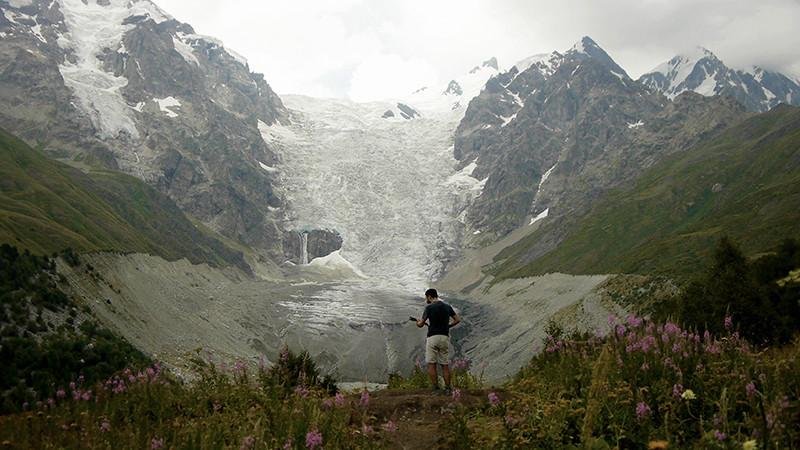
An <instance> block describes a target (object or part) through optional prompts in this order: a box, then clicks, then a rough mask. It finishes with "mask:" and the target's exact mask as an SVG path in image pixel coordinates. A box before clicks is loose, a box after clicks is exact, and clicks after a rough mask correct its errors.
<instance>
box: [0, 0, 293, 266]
mask: <svg viewBox="0 0 800 450" xmlns="http://www.w3.org/2000/svg"><path fill="white" fill-rule="evenodd" d="M0 9H2V13H3V14H2V15H0V35H2V42H3V45H2V46H1V47H0V104H1V105H3V108H0V127H3V128H5V129H7V130H9V131H11V132H13V133H14V134H16V135H18V136H19V137H20V138H22V139H23V140H25V141H26V142H28V143H30V144H33V145H36V146H41V148H42V149H43V150H44V152H45V153H47V154H48V155H49V156H51V157H55V158H58V159H61V160H63V161H65V162H68V163H69V164H72V165H76V166H81V167H83V166H88V167H93V168H103V169H110V170H120V171H123V172H125V173H128V174H131V175H134V176H136V177H137V178H139V179H141V180H144V181H145V182H146V183H148V184H149V185H151V186H153V187H155V188H157V189H158V190H159V191H160V192H162V193H164V194H166V195H167V196H169V197H170V198H171V199H172V200H173V201H174V202H175V203H177V204H178V206H179V207H180V208H181V209H182V210H183V211H185V212H187V213H188V214H190V215H191V216H193V217H195V218H197V219H198V220H199V221H201V222H202V223H203V224H205V225H206V226H208V227H209V228H211V229H213V230H215V231H217V232H219V233H221V234H223V235H225V236H226V237H228V238H231V239H234V240H236V241H238V242H240V243H242V244H245V245H248V246H250V247H252V248H254V249H256V250H257V251H258V252H259V253H260V254H262V255H264V256H268V257H272V258H274V259H276V260H277V259H281V258H283V250H282V246H283V241H284V240H285V239H286V234H285V233H284V232H283V231H281V221H282V220H283V211H282V208H283V207H284V206H285V205H284V204H283V201H282V200H281V199H280V198H279V197H278V196H277V195H276V194H275V192H274V184H275V180H276V178H277V176H278V173H277V172H276V171H274V170H272V168H273V167H274V166H275V164H276V162H277V159H276V156H275V154H274V153H273V151H272V150H271V149H270V148H269V146H268V145H267V144H266V143H265V141H264V139H263V138H262V135H261V133H260V131H259V124H261V125H262V126H266V125H270V124H275V123H278V122H279V121H281V120H286V119H285V108H284V107H283V105H282V103H281V101H280V99H279V98H278V96H277V95H276V94H275V93H274V92H273V91H272V89H271V88H270V87H269V85H268V84H267V82H266V81H265V80H264V78H263V76H262V75H260V74H256V73H251V72H250V70H249V67H248V65H247V61H246V60H244V59H243V58H242V57H240V56H239V55H237V54H236V53H235V52H233V51H232V50H230V49H229V48H227V47H225V46H224V44H223V43H222V42H220V41H218V40H216V39H214V38H210V37H207V36H201V35H198V34H196V33H195V32H194V30H193V29H192V27H191V26H189V25H187V24H184V23H180V22H178V21H176V20H175V19H173V18H172V17H170V16H169V15H167V14H166V13H164V12H163V11H161V10H160V9H159V8H158V7H157V6H156V5H155V4H153V3H152V2H150V1H149V0H86V1H84V0H63V1H49V0H15V1H12V2H3V3H2V5H0ZM281 260H282V259H281Z"/></svg>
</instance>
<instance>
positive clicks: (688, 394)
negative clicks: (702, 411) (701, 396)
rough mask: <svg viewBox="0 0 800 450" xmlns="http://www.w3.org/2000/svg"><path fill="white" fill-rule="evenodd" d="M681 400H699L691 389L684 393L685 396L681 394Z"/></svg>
mask: <svg viewBox="0 0 800 450" xmlns="http://www.w3.org/2000/svg"><path fill="white" fill-rule="evenodd" d="M681 398H682V399H684V400H694V399H696V398H697V396H696V395H694V391H692V390H691V389H687V390H685V391H683V394H681Z"/></svg>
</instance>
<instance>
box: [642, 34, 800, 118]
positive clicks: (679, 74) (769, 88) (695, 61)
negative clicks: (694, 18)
mask: <svg viewBox="0 0 800 450" xmlns="http://www.w3.org/2000/svg"><path fill="white" fill-rule="evenodd" d="M639 81H640V82H641V83H643V84H644V85H646V86H647V87H649V88H650V89H652V90H654V91H658V92H661V93H663V94H664V95H666V96H667V97H668V98H670V99H674V98H675V97H677V96H678V95H680V94H682V93H683V92H686V91H693V92H696V93H698V94H701V95H704V96H712V95H728V96H731V97H734V98H735V99H736V100H737V101H739V102H740V103H741V104H743V105H744V106H745V107H746V108H747V109H749V110H751V111H766V110H768V109H770V108H772V107H774V106H775V105H777V104H779V103H788V104H793V105H797V104H800V85H798V83H797V81H795V80H792V79H791V78H790V77H787V76H786V75H784V74H781V73H778V72H771V71H768V70H765V69H763V68H761V67H757V66H753V67H751V68H750V69H748V70H735V69H732V68H730V67H728V66H726V65H725V63H723V62H722V60H721V59H719V58H718V57H717V56H716V55H715V54H714V53H713V52H712V51H710V50H708V49H707V48H704V47H699V46H698V47H695V48H693V49H691V50H690V51H687V52H683V53H681V54H679V55H676V56H674V57H673V58H671V59H670V60H669V61H666V62H664V63H662V64H660V65H658V66H657V67H655V68H654V69H653V70H651V71H650V72H648V73H646V74H644V75H642V76H641V77H640V78H639Z"/></svg>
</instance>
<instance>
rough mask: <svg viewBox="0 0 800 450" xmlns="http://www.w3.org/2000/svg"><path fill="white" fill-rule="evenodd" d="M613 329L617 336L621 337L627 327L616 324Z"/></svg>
mask: <svg viewBox="0 0 800 450" xmlns="http://www.w3.org/2000/svg"><path fill="white" fill-rule="evenodd" d="M615 331H616V333H617V336H620V337H622V336H624V335H625V332H626V331H628V329H627V328H625V325H617V327H616V329H615Z"/></svg>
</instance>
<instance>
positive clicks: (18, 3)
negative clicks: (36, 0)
mask: <svg viewBox="0 0 800 450" xmlns="http://www.w3.org/2000/svg"><path fill="white" fill-rule="evenodd" d="M32 3H33V0H8V4H9V5H11V6H12V7H13V8H24V7H25V6H30V5H31V4H32Z"/></svg>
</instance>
